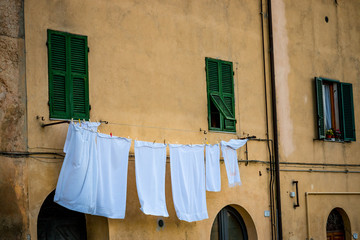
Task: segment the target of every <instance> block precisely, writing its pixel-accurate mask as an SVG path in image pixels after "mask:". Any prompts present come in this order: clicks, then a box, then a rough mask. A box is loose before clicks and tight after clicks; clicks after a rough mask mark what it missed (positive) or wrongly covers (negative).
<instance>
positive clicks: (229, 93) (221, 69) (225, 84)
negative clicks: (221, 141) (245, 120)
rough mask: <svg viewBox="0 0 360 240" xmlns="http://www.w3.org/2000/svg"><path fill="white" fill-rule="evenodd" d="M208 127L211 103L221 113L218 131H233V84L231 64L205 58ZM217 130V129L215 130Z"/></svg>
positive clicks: (234, 125)
mask: <svg viewBox="0 0 360 240" xmlns="http://www.w3.org/2000/svg"><path fill="white" fill-rule="evenodd" d="M205 60H206V74H207V75H206V77H207V90H208V113H209V126H211V112H210V104H211V102H212V103H213V104H214V106H215V107H216V108H217V109H218V111H219V112H220V113H221V116H220V125H221V129H220V130H226V131H235V130H236V120H235V112H234V108H235V107H234V82H233V71H232V63H231V62H225V61H221V60H217V59H211V58H206V59H205ZM216 130H217V129H216Z"/></svg>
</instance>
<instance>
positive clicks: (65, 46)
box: [47, 30, 89, 120]
mask: <svg viewBox="0 0 360 240" xmlns="http://www.w3.org/2000/svg"><path fill="white" fill-rule="evenodd" d="M47 43H48V60H49V61H48V65H49V66H48V68H49V107H50V118H55V119H71V118H75V119H85V120H88V119H89V79H88V45H87V37H86V36H80V35H75V34H70V33H65V32H59V31H53V30H48V42H47Z"/></svg>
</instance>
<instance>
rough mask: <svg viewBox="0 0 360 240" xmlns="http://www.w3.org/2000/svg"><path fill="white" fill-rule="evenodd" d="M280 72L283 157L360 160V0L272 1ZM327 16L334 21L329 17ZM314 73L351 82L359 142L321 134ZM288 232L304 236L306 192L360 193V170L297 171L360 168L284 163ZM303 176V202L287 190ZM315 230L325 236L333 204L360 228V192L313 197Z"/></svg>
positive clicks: (310, 160)
mask: <svg viewBox="0 0 360 240" xmlns="http://www.w3.org/2000/svg"><path fill="white" fill-rule="evenodd" d="M272 2H273V18H274V21H273V22H274V23H273V26H274V43H275V46H274V52H275V78H276V89H277V105H278V115H277V116H278V125H279V151H280V162H287V163H290V162H300V163H304V162H305V163H316V164H357V165H359V164H360V162H359V156H360V145H359V136H360V135H359V133H360V128H359V126H360V124H358V123H359V119H360V108H359V104H358V103H359V100H360V93H359V86H360V80H359V77H360V68H359V62H360V47H359V44H358V39H359V36H360V32H359V29H360V21H359V17H360V14H359V11H358V10H359V9H360V3H359V1H353V0H351V1H343V0H338V1H333V0H319V1H284V0H273V1H272ZM326 16H327V17H328V22H326V21H325V17H326ZM314 77H325V78H330V79H335V80H339V81H340V82H346V83H352V85H353V94H354V95H353V97H354V110H355V127H356V134H357V141H356V142H350V143H338V142H326V141H319V140H315V139H316V138H317V112H316V96H315V85H314ZM281 169H282V170H290V171H292V172H289V171H281V172H280V174H281V191H282V194H281V200H282V210H283V211H282V216H283V233H284V239H292V240H295V239H305V238H306V237H307V230H306V208H305V192H360V184H359V182H360V173H329V172H328V173H324V172H322V173H315V172H313V173H310V172H293V171H304V170H309V169H314V170H324V171H344V170H349V171H360V167H349V166H342V167H341V166H338V167H330V166H314V165H313V166H309V165H285V164H282V165H281ZM293 180H298V181H299V197H300V207H299V208H296V209H294V208H293V204H294V203H295V200H294V199H293V198H290V197H289V193H290V192H293V191H295V186H294V185H292V181H293ZM309 198H310V205H309V212H310V214H309V215H310V230H311V231H310V233H311V234H310V237H312V238H313V239H325V238H326V237H325V236H326V221H327V217H328V215H329V214H330V212H331V210H332V209H333V208H335V207H340V208H343V209H344V210H345V212H346V213H347V214H348V216H349V218H350V223H351V231H352V232H359V231H360V225H359V221H360V218H359V215H360V205H359V204H357V202H358V200H359V197H358V196H344V195H339V196H332V195H325V196H309Z"/></svg>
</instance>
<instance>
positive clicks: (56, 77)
mask: <svg viewBox="0 0 360 240" xmlns="http://www.w3.org/2000/svg"><path fill="white" fill-rule="evenodd" d="M48 60H49V62H48V64H49V106H50V117H51V118H67V116H68V115H69V114H70V109H69V107H68V106H69V94H68V91H69V87H70V86H69V85H68V83H67V81H66V78H67V76H66V73H67V54H66V34H64V33H60V32H54V31H51V30H48Z"/></svg>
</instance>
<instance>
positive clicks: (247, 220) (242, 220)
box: [211, 204, 258, 239]
mask: <svg viewBox="0 0 360 240" xmlns="http://www.w3.org/2000/svg"><path fill="white" fill-rule="evenodd" d="M224 211H225V212H228V213H229V214H230V215H233V216H234V219H237V222H238V224H239V231H240V232H242V234H243V236H244V238H241V239H257V238H258V237H257V232H256V228H255V224H254V221H253V220H252V218H251V216H250V214H249V213H248V211H246V210H245V209H244V208H243V207H241V206H239V205H235V204H230V205H226V206H224V207H223V208H222V209H220V210H219V212H218V214H217V215H216V217H215V219H214V222H213V225H212V229H211V231H212V235H213V234H217V233H214V228H217V227H218V228H220V225H221V223H220V224H219V220H220V219H221V217H220V215H223V216H224ZM240 229H241V230H240ZM217 231H220V232H221V230H220V229H216V230H215V232H217ZM219 237H220V238H219V239H221V236H219Z"/></svg>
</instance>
